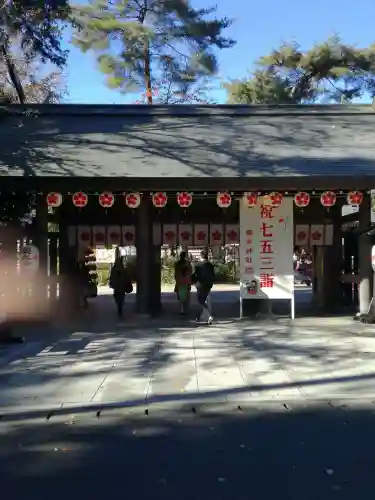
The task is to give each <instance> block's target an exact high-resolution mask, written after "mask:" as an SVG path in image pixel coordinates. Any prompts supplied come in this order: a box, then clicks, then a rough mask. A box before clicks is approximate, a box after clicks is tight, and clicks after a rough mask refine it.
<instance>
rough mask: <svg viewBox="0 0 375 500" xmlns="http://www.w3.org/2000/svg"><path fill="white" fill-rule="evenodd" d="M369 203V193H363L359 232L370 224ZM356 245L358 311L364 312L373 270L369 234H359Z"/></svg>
mask: <svg viewBox="0 0 375 500" xmlns="http://www.w3.org/2000/svg"><path fill="white" fill-rule="evenodd" d="M370 205H371V200H370V195H365V197H364V199H363V202H362V203H361V205H360V207H359V232H361V231H364V230H366V229H368V228H369V226H370V224H371V209H370ZM358 247H359V249H358V260H359V262H358V264H359V269H358V274H359V289H358V295H359V313H360V314H366V313H367V311H368V308H369V305H370V302H371V298H372V281H373V271H372V265H371V247H372V239H371V236H368V235H366V234H364V235H362V236H360V237H359V244H358Z"/></svg>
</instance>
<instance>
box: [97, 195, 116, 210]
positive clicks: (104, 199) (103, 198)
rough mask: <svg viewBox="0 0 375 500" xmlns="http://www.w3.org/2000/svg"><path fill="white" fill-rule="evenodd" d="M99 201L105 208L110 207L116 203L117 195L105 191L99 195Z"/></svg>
mask: <svg viewBox="0 0 375 500" xmlns="http://www.w3.org/2000/svg"><path fill="white" fill-rule="evenodd" d="M99 203H100V205H101V206H102V207H103V208H110V207H112V206H113V204H114V203H115V197H114V195H113V194H112V193H109V192H108V191H105V192H104V193H102V194H100V195H99Z"/></svg>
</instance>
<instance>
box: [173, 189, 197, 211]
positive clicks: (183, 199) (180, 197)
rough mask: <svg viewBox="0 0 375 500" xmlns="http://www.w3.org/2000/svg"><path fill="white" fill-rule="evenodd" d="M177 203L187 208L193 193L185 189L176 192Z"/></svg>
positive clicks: (191, 200) (191, 201)
mask: <svg viewBox="0 0 375 500" xmlns="http://www.w3.org/2000/svg"><path fill="white" fill-rule="evenodd" d="M177 203H178V204H179V205H180V207H181V208H188V207H190V205H191V204H192V203H193V195H192V194H191V193H188V192H187V191H183V192H182V193H177Z"/></svg>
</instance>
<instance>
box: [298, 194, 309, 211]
mask: <svg viewBox="0 0 375 500" xmlns="http://www.w3.org/2000/svg"><path fill="white" fill-rule="evenodd" d="M294 203H295V204H296V206H297V207H298V208H305V207H307V205H309V203H310V195H309V193H306V192H305V191H301V192H299V193H297V194H296V195H295V197H294Z"/></svg>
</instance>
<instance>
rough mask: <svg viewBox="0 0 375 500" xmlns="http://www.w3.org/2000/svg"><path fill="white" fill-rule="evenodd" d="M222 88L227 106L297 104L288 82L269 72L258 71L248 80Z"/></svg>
mask: <svg viewBox="0 0 375 500" xmlns="http://www.w3.org/2000/svg"><path fill="white" fill-rule="evenodd" d="M223 87H224V88H225V89H226V91H227V94H228V101H229V104H265V103H266V104H298V102H299V101H298V99H295V98H293V96H292V95H291V92H290V87H289V84H288V81H287V80H286V79H285V78H284V79H283V78H281V77H280V76H279V75H277V74H275V73H274V72H273V71H271V70H258V71H256V72H255V73H254V74H253V75H252V76H251V77H250V78H249V79H248V80H233V81H231V82H228V83H225V84H224V85H223Z"/></svg>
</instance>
